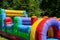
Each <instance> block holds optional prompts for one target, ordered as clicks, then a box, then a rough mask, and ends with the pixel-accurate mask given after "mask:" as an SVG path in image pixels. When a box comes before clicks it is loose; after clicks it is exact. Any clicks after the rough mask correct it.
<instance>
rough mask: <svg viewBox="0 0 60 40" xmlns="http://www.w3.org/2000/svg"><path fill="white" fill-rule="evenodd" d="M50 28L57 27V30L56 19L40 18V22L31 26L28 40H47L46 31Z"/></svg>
mask: <svg viewBox="0 0 60 40" xmlns="http://www.w3.org/2000/svg"><path fill="white" fill-rule="evenodd" d="M52 26H55V27H57V28H58V30H59V27H60V24H59V21H58V20H57V19H56V18H42V19H40V20H37V21H36V22H35V23H34V24H33V25H32V28H31V33H30V40H47V38H48V37H47V32H48V29H49V28H50V27H52ZM56 35H57V34H56ZM57 38H58V37H57ZM52 40H53V39H52Z"/></svg>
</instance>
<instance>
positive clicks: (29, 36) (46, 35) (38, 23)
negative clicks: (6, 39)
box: [0, 9, 60, 40]
mask: <svg viewBox="0 0 60 40" xmlns="http://www.w3.org/2000/svg"><path fill="white" fill-rule="evenodd" d="M0 32H3V33H4V34H6V35H7V34H9V35H12V36H16V37H19V38H20V40H60V19H58V18H56V17H46V16H45V17H42V18H40V19H38V17H36V16H32V17H28V15H27V13H26V11H25V10H5V9H0ZM17 40H18V39H17Z"/></svg>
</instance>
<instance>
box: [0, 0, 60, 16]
mask: <svg viewBox="0 0 60 40" xmlns="http://www.w3.org/2000/svg"><path fill="white" fill-rule="evenodd" d="M0 8H4V9H14V10H26V11H27V13H28V15H29V16H33V15H36V16H38V17H41V16H46V15H47V16H56V17H60V0H0Z"/></svg>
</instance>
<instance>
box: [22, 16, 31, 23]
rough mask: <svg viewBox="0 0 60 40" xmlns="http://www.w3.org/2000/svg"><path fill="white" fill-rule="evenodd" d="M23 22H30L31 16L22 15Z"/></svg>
mask: <svg viewBox="0 0 60 40" xmlns="http://www.w3.org/2000/svg"><path fill="white" fill-rule="evenodd" d="M22 21H23V22H31V18H28V17H22Z"/></svg>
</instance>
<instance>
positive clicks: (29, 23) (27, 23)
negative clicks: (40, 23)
mask: <svg viewBox="0 0 60 40" xmlns="http://www.w3.org/2000/svg"><path fill="white" fill-rule="evenodd" d="M22 24H23V25H31V22H22Z"/></svg>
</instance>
